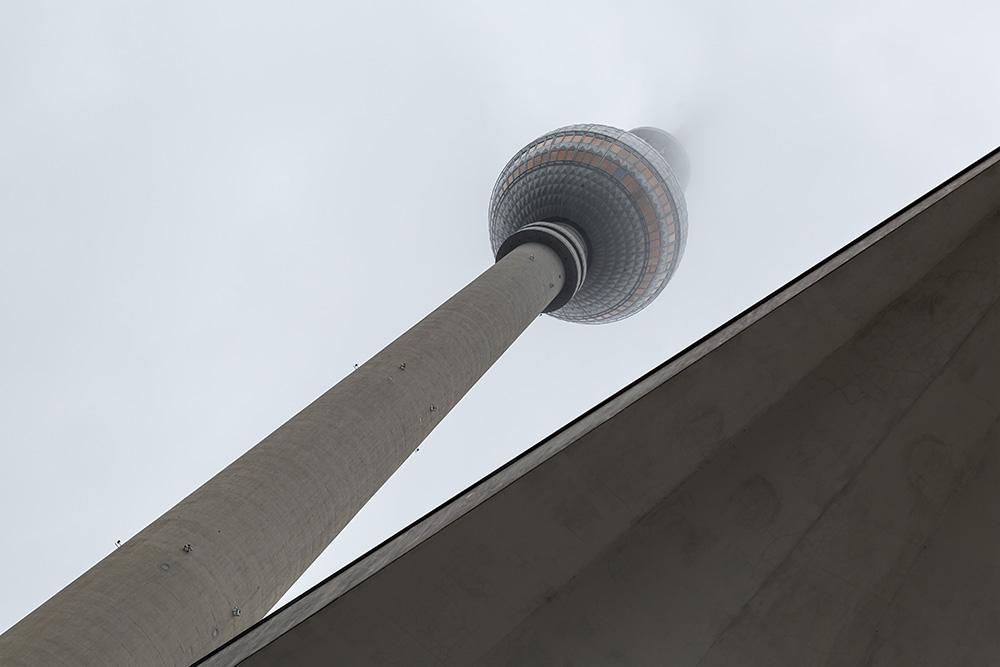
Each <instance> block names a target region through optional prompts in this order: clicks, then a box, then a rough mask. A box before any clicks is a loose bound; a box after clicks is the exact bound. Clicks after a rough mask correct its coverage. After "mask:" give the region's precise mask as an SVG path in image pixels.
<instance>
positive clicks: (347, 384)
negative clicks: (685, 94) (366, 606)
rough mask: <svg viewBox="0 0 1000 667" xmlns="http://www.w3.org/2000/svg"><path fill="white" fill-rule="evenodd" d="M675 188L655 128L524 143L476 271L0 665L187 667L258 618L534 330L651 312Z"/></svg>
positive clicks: (124, 551)
mask: <svg viewBox="0 0 1000 667" xmlns="http://www.w3.org/2000/svg"><path fill="white" fill-rule="evenodd" d="M686 179H687V160H686V157H685V155H684V153H683V150H682V149H681V148H680V146H679V144H678V143H677V142H676V140H675V139H674V138H673V137H672V136H671V135H669V134H667V133H666V132H664V131H662V130H658V129H655V128H649V127H641V128H637V129H634V130H632V131H631V132H625V131H623V130H618V129H615V128H612V127H607V126H604V125H572V126H569V127H564V128H562V129H559V130H555V131H553V132H550V133H548V134H546V135H544V136H542V137H539V138H538V139H536V140H535V141H532V142H531V143H530V144H528V145H527V146H525V147H524V148H523V149H521V150H520V151H519V152H518V153H517V154H516V155H515V156H514V157H513V158H512V159H511V160H510V162H508V163H507V166H506V167H505V168H504V170H503V171H502V172H501V174H500V177H499V179H498V180H497V183H496V186H495V187H494V189H493V195H492V197H491V200H490V208H489V227H490V240H491V242H492V244H493V250H494V253H495V255H496V263H495V264H494V265H493V266H492V267H490V268H489V269H487V270H486V271H485V272H484V273H482V274H481V275H480V276H479V277H478V278H476V279H475V280H473V281H472V282H471V283H469V284H468V285H467V286H466V287H465V288H463V289H462V290H461V291H459V292H458V293H457V294H455V296H453V297H452V298H450V299H448V300H447V301H446V302H445V303H444V304H442V305H441V306H440V307H438V308H437V309H436V310H434V311H433V312H432V313H430V314H429V315H427V316H426V317H425V318H424V319H422V320H421V321H420V322H418V323H417V324H416V325H414V326H413V327H412V328H411V329H410V330H409V331H407V332H406V333H404V334H403V335H402V336H400V337H399V338H397V339H396V340H395V341H393V342H392V343H390V344H389V345H388V346H387V347H386V348H385V349H383V350H382V351H381V352H379V353H378V354H376V355H375V356H374V357H372V359H371V360H369V361H368V362H367V363H365V364H364V365H362V366H361V367H359V368H357V369H356V370H355V371H354V372H352V373H351V374H350V375H349V376H347V377H346V378H344V379H343V380H342V381H341V382H339V383H338V384H337V385H335V386H334V387H333V388H331V389H330V390H328V391H327V392H326V393H324V394H323V395H322V396H320V397H319V398H317V399H316V400H315V401H313V402H312V403H311V404H310V405H308V406H307V407H306V408H305V409H303V410H302V411H301V412H299V413H298V414H297V415H295V416H294V417H292V418H291V419H290V420H289V421H288V422H286V423H285V424H284V425H282V426H281V427H279V428H278V429H277V430H276V431H274V433H272V434H271V435H269V436H267V437H266V438H264V440H262V441H261V442H260V443H259V444H257V445H256V446H255V447H253V448H252V449H251V450H249V451H248V452H246V453H245V454H244V455H243V456H241V457H240V458H238V459H237V460H236V461H234V462H233V463H232V464H230V465H229V466H228V467H226V468H225V469H224V470H222V471H221V472H220V473H218V474H217V475H216V476H215V477H213V478H212V479H210V480H209V481H207V482H205V484H203V485H202V486H201V487H200V488H198V489H197V490H195V491H194V492H193V493H191V495H189V496H188V497H187V498H185V499H184V500H182V501H181V502H179V503H178V504H177V505H176V506H174V507H173V508H172V509H170V510H168V511H167V512H166V513H165V514H163V515H162V516H161V517H160V518H158V519H156V520H155V521H154V522H153V523H151V524H150V525H149V526H147V527H146V528H144V529H143V530H142V531H140V532H139V533H138V534H137V535H136V536H135V537H133V538H132V539H130V540H128V541H127V542H126V543H124V544H122V545H121V547H119V548H117V549H115V550H114V551H113V552H111V553H110V554H109V555H108V556H107V557H106V558H104V559H103V560H101V561H100V562H99V563H97V564H96V565H94V566H93V567H92V568H90V570H88V571H87V572H85V573H84V574H83V575H81V576H80V577H79V578H78V579H76V580H75V581H74V582H72V583H71V584H69V585H68V586H66V588H64V589H63V590H62V591H60V592H59V593H57V594H56V595H55V596H53V597H52V598H50V599H49V600H48V601H47V602H45V603H44V604H42V605H41V606H40V607H39V608H38V609H36V610H35V611H33V612H32V613H30V614H29V615H28V616H26V617H25V618H24V619H22V620H21V621H20V622H19V623H17V624H16V625H14V626H13V627H12V628H10V629H9V630H8V631H7V632H6V633H4V634H3V635H2V636H0V664H3V665H5V666H15V665H18V666H28V665H30V666H32V667H34V666H37V665H46V666H51V667H56V666H61V665H65V666H70V665H73V666H74V667H75V666H78V665H101V666H105V665H188V664H190V663H191V662H193V661H195V660H197V659H198V658H201V657H202V656H204V655H205V654H207V653H208V652H210V651H211V650H213V649H214V648H216V647H217V646H219V645H220V644H222V643H224V642H225V641H227V640H229V639H230V638H232V637H233V636H235V635H236V634H238V633H239V632H241V631H242V630H244V629H246V628H247V627H249V626H250V625H252V624H253V623H255V622H256V621H258V620H260V619H261V618H263V616H264V615H265V614H266V613H267V612H268V610H270V609H271V608H272V607H273V606H274V604H275V603H276V602H277V601H278V599H279V598H280V597H281V596H282V595H283V594H284V593H285V592H286V591H287V590H288V589H289V588H290V587H291V586H292V584H293V583H295V581H296V579H298V578H299V576H300V575H301V574H302V572H303V571H305V569H306V568H307V567H308V566H309V565H310V564H311V563H312V562H313V560H315V559H316V557H317V556H319V554H320V553H321V552H322V551H323V550H324V549H325V548H326V546H327V545H328V544H330V542H331V541H332V540H333V538H334V537H335V536H336V535H337V534H338V533H339V532H340V530H341V529H342V528H343V527H344V526H345V525H346V524H347V522H348V521H350V519H351V518H352V517H353V516H354V515H355V514H356V513H357V512H358V510H360V509H361V507H362V505H364V504H365V502H367V501H368V499H369V498H371V496H372V495H373V494H374V493H375V492H376V491H377V490H378V489H379V487H381V486H382V484H383V483H384V482H385V481H386V480H387V479H388V478H389V476H390V475H392V473H393V472H394V471H395V470H396V469H397V468H398V467H399V466H400V465H401V464H402V463H403V461H404V460H405V459H406V458H407V457H408V456H409V455H410V454H411V453H412V452H413V450H414V449H416V447H417V446H418V445H419V444H420V443H421V441H423V439H424V438H425V437H427V434H428V433H430V432H431V430H432V429H433V428H434V427H435V426H436V425H437V424H438V423H439V422H440V421H441V419H443V418H444V416H445V415H447V414H448V412H449V411H450V410H451V409H452V408H453V407H454V406H455V404H456V403H457V402H458V401H459V400H460V399H461V398H462V396H464V395H465V393H466V392H467V391H468V390H469V389H470V388H471V387H472V385H473V384H475V383H476V381H477V380H478V379H479V378H480V377H481V376H482V375H483V373H485V372H486V370H487V369H488V368H489V367H490V366H491V365H492V364H493V362H495V361H496V360H497V359H498V358H499V357H500V355H501V354H502V353H503V352H504V351H505V350H506V349H507V348H508V347H509V346H510V344H511V343H513V342H514V340H515V339H516V338H517V337H518V336H519V335H520V334H521V332H522V331H523V330H524V329H525V328H526V327H527V326H528V325H529V324H530V323H531V322H532V320H534V319H535V318H536V317H537V316H538V315H539V314H541V313H548V314H550V315H552V316H553V317H557V318H560V319H563V320H569V321H573V322H584V323H589V324H597V323H603V322H612V321H615V320H620V319H623V318H626V317H629V316H630V315H633V314H634V313H637V312H638V311H640V310H642V309H643V308H645V307H646V306H647V305H649V303H650V302H652V300H653V299H655V298H656V296H657V295H658V294H659V293H660V292H661V291H662V290H663V288H664V286H665V285H666V284H667V282H668V281H669V280H670V277H671V276H672V275H673V272H674V271H675V269H676V268H677V265H678V262H680V259H681V254H682V252H683V249H684V242H685V236H686V233H687V213H686V209H685V204H684V194H683V187H684V184H685V182H686Z"/></svg>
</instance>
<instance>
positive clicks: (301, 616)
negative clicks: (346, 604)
mask: <svg viewBox="0 0 1000 667" xmlns="http://www.w3.org/2000/svg"><path fill="white" fill-rule="evenodd" d="M997 164H1000V148H997V149H994V150H993V151H991V152H989V153H988V154H986V155H985V156H983V157H982V158H980V159H979V160H977V161H975V162H974V163H972V164H971V165H969V166H968V167H966V168H965V169H963V170H962V171H960V172H959V173H958V174H956V175H955V176H953V177H952V178H950V179H948V180H947V181H945V182H944V183H942V184H941V185H939V186H937V187H935V188H933V189H932V190H930V191H929V192H927V193H926V194H924V195H923V196H921V197H919V198H918V199H916V200H915V201H914V202H912V203H911V204H909V205H907V206H906V207H904V208H902V209H901V210H899V211H897V212H896V213H894V214H893V215H891V216H890V217H889V218H887V219H886V220H884V221H883V222H881V223H880V224H878V225H876V226H875V227H873V228H872V229H870V230H869V231H867V232H865V233H864V234H862V235H861V236H860V237H858V238H857V239H855V240H854V241H852V242H851V243H849V244H848V245H846V246H844V247H843V248H841V249H839V250H838V251H836V252H834V253H833V254H831V255H830V256H828V257H827V258H826V259H824V260H822V261H820V262H818V263H817V264H816V265H814V266H813V267H811V268H810V269H808V270H806V271H804V272H803V273H802V274H800V275H799V276H797V277H796V278H794V279H793V280H791V281H790V282H788V283H787V284H785V285H784V286H782V287H780V288H778V289H777V290H775V291H774V292H772V293H771V294H769V295H768V296H766V297H765V298H763V299H761V300H760V301H758V302H757V303H755V304H754V305H752V306H750V307H749V308H747V309H746V310H744V311H743V312H742V313H740V314H739V315H737V316H735V317H734V318H732V319H730V320H729V321H728V322H726V323H725V324H723V325H721V326H719V327H718V328H716V329H715V330H714V331H712V332H710V333H709V334H707V335H705V336H704V337H702V338H701V339H699V340H698V341H696V342H694V343H692V344H691V345H689V346H688V347H687V348H685V349H684V350H682V351H681V352H679V353H678V354H676V355H674V356H673V357H671V358H670V359H669V360H667V361H665V362H664V363H662V364H660V365H659V366H657V367H656V368H654V369H652V370H651V371H649V372H648V373H646V374H645V375H643V376H642V377H640V378H639V379H637V380H635V381H634V382H632V383H631V384H629V385H628V386H626V387H624V388H623V389H621V390H619V391H618V392H616V393H615V394H613V395H612V396H611V397H609V398H608V399H606V400H604V401H602V402H601V403H600V404H598V405H597V406H595V407H593V408H591V409H590V410H588V411H587V412H585V413H584V414H582V415H581V416H579V417H577V418H576V419H575V420H573V421H572V422H570V423H569V424H567V425H566V426H564V427H562V428H560V429H559V430H558V431H556V432H555V433H553V434H552V435H550V436H548V437H546V438H545V439H543V440H542V441H540V442H539V443H537V444H536V445H534V446H532V447H531V448H529V449H528V450H526V451H525V452H523V453H522V454H520V455H518V456H517V457H515V458H513V459H511V460H510V461H509V462H507V463H506V464H504V465H503V466H501V467H499V468H498V469H496V470H494V471H493V472H491V473H490V474H489V475H487V476H486V477H484V478H483V479H481V480H479V481H477V482H476V483H474V484H472V485H471V486H469V487H468V488H466V489H465V490H464V491H462V492H460V493H459V494H457V495H455V496H454V497H452V498H451V499H449V500H447V501H446V502H444V503H442V504H441V505H440V506H438V507H437V508H435V509H434V510H432V511H431V512H429V513H428V514H426V515H424V516H423V517H421V518H420V519H418V520H416V521H414V522H413V523H411V524H410V525H409V526H407V527H405V528H403V529H402V530H400V531H399V532H397V533H396V534H395V535H393V536H392V537H390V538H388V539H387V540H385V541H384V542H382V543H381V544H379V545H378V546H376V547H374V548H373V549H371V550H369V551H368V552H367V553H365V554H363V555H362V556H360V557H358V558H357V559H355V560H354V561H353V562H351V563H350V564H348V565H346V566H345V567H343V568H341V569H340V570H338V571H337V572H335V573H334V574H332V575H330V576H329V577H327V578H326V579H324V580H323V581H321V582H320V583H318V584H316V585H315V586H313V587H312V588H311V589H309V590H308V591H306V592H304V593H302V594H301V595H300V596H298V597H297V598H295V599H294V600H292V601H291V602H289V603H288V604H286V605H284V606H283V607H281V608H280V609H278V610H277V611H275V612H273V613H272V614H270V615H268V616H267V617H265V618H264V619H262V620H261V621H259V622H258V623H256V624H255V625H253V626H251V627H250V628H248V629H247V630H246V631H244V632H243V633H241V634H240V635H237V636H236V637H234V638H233V639H232V640H230V641H229V642H227V643H226V644H224V645H222V646H221V647H219V648H218V649H216V650H215V651H213V652H212V653H210V654H209V655H207V656H205V657H204V658H202V659H201V660H199V661H198V662H196V663H195V664H196V665H206V666H208V665H211V666H212V667H218V666H222V665H227V666H228V665H236V664H238V663H239V662H240V661H241V660H243V659H245V658H247V657H248V656H250V655H252V654H253V653H254V652H256V651H257V650H259V649H260V648H261V647H263V646H265V645H267V644H268V643H270V642H271V641H273V640H274V639H276V638H277V637H279V636H281V635H282V634H284V633H285V632H287V631H288V630H290V629H291V628H293V627H295V626H296V625H298V624H299V623H300V622H302V621H303V620H305V619H306V618H309V617H310V616H311V615H312V614H314V613H316V612H317V611H319V610H320V609H322V608H323V607H325V606H327V605H328V604H330V603H331V602H333V601H334V600H336V599H337V598H339V597H340V596H342V595H344V594H345V593H347V592H348V591H350V590H351V589H353V588H354V587H355V586H357V585H358V584H360V583H361V582H363V581H364V580H366V579H367V578H369V577H370V576H372V575H374V574H375V573H377V572H379V571H380V570H382V569H383V568H384V567H386V566H387V565H389V564H390V563H392V562H393V561H395V560H396V559H398V558H399V557H401V556H403V555H404V554H406V553H407V552H409V551H410V550H412V549H413V548H414V547H416V546H418V545H419V544H421V543H422V542H424V541H425V540H427V539H429V538H430V537H432V536H433V535H435V534H436V533H438V532H439V531H440V530H441V529H442V528H444V527H445V526H447V525H449V524H451V523H452V522H454V521H456V520H457V519H459V518H460V517H462V516H464V515H465V514H467V513H468V512H470V511H471V510H473V509H475V508H476V507H478V506H479V505H481V504H482V503H484V502H486V501H487V500H489V499H490V498H492V497H494V496H495V495H496V494H497V493H499V492H500V491H501V490H503V489H504V488H506V487H507V486H509V485H511V484H512V483H514V482H515V481H516V480H518V479H519V478H521V477H522V476H524V475H525V474H527V473H528V472H530V471H531V470H533V469H535V468H537V467H538V466H539V465H541V464H542V463H544V462H545V461H546V460H548V459H549V458H551V457H553V456H555V455H556V454H558V453H559V452H560V451H563V450H564V449H566V448H567V447H568V446H569V445H571V444H572V443H573V442H575V441H576V440H578V439H579V438H580V437H581V436H583V435H584V434H586V433H588V432H590V431H591V430H593V429H594V428H596V427H598V426H600V425H601V424H603V423H605V422H607V421H608V420H610V419H612V418H613V417H614V416H615V415H617V414H618V413H619V412H621V411H622V410H624V409H625V408H627V407H628V406H629V405H631V404H632V403H634V402H635V401H637V400H638V399H640V398H641V397H643V396H644V395H646V394H647V393H649V392H650V391H652V390H653V389H655V388H656V387H658V386H660V385H662V384H663V383H664V382H666V381H668V380H669V379H670V378H672V377H674V376H675V375H677V374H678V373H680V372H681V371H683V370H684V369H686V368H688V367H689V366H691V365H693V364H694V363H696V362H697V361H699V360H700V359H702V358H704V357H705V356H706V355H707V354H709V353H710V352H712V351H713V350H715V349H717V348H719V347H721V346H722V345H723V344H724V343H725V342H727V341H728V340H730V339H731V338H733V337H735V336H736V335H738V334H739V333H740V332H742V331H744V330H745V329H747V328H748V327H750V326H752V325H753V324H754V323H756V322H758V321H760V320H761V319H763V318H764V317H765V316H767V315H768V314H769V313H771V312H773V311H774V310H775V309H777V308H778V307H780V306H781V305H782V304H784V303H786V302H787V301H789V300H790V299H792V298H793V297H795V296H796V295H798V294H800V293H802V292H803V291H805V290H806V289H808V288H809V287H811V286H812V285H814V284H816V283H817V282H818V281H819V280H821V279H822V278H823V277H825V276H827V275H829V274H830V273H832V272H834V271H836V270H837V269H839V268H840V267H842V266H844V265H845V264H847V263H848V262H850V261H851V260H852V259H853V258H855V257H857V256H858V255H859V254H861V253H862V252H864V251H865V250H866V249H868V248H869V247H871V246H872V245H874V244H875V243H877V242H879V241H880V240H882V239H883V238H885V237H887V236H888V235H890V234H891V233H892V232H893V231H895V230H896V229H898V228H899V227H901V226H902V225H904V224H905V223H906V222H908V221H909V220H911V219H912V218H914V217H915V216H917V215H918V214H920V213H921V212H923V211H925V210H927V209H928V208H930V207H931V206H933V205H934V204H936V203H937V202H939V201H941V200H942V199H944V198H945V197H946V196H948V195H949V194H951V193H952V192H954V191H955V190H957V189H959V188H961V187H962V186H963V185H965V184H966V183H969V182H970V181H972V180H973V179H975V178H976V177H977V176H978V175H979V174H981V173H982V172H984V171H986V170H987V169H989V168H990V167H992V166H994V165H997Z"/></svg>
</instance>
